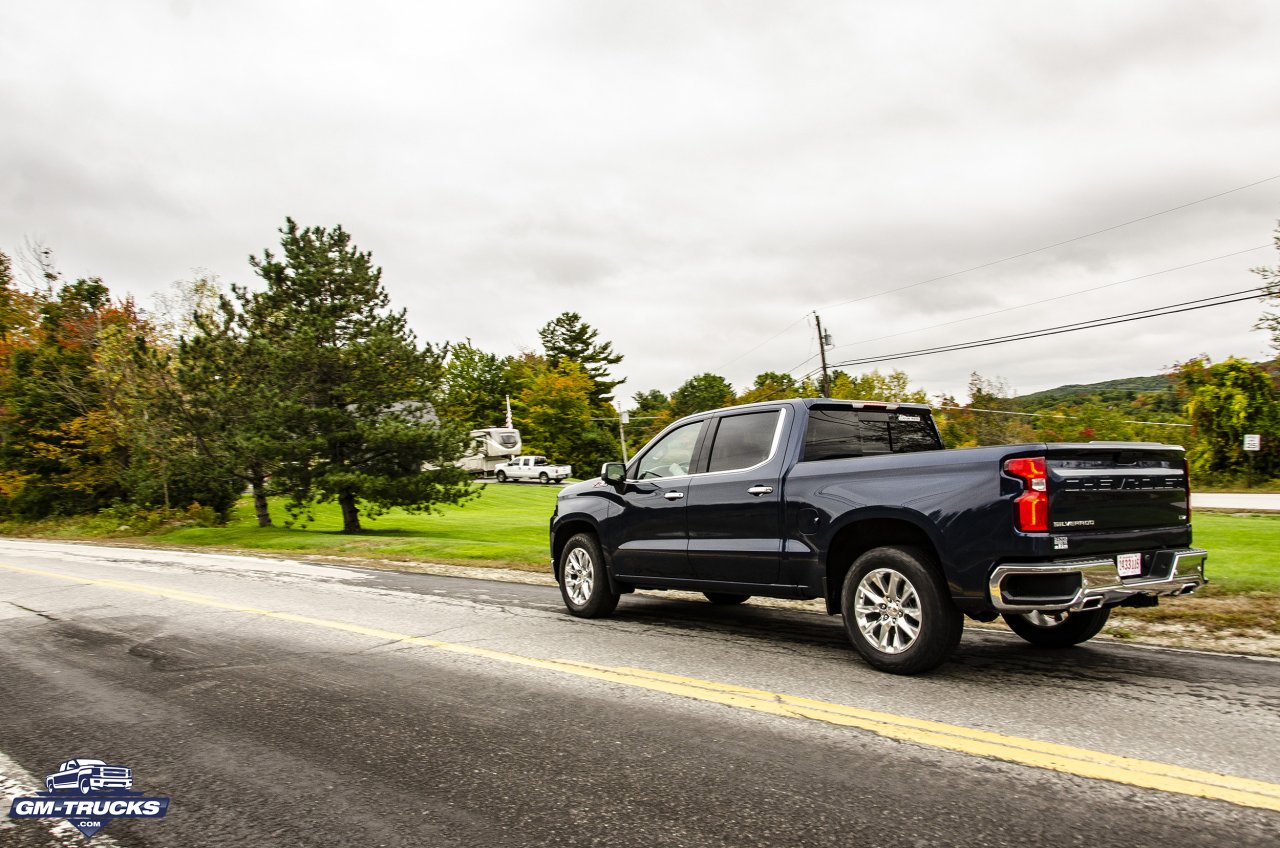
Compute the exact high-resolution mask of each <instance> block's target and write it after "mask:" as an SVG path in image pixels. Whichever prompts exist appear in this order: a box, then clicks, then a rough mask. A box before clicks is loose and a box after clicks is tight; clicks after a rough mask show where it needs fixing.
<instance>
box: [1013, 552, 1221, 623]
mask: <svg viewBox="0 0 1280 848" xmlns="http://www.w3.org/2000/svg"><path fill="white" fill-rule="evenodd" d="M1208 555H1209V553H1208V551H1204V550H1201V549H1200V548H1184V549H1182V550H1165V551H1155V552H1154V553H1151V554H1149V556H1150V557H1151V562H1150V564H1149V565H1148V566H1147V568H1146V574H1145V575H1143V576H1141V577H1121V576H1120V574H1119V572H1118V571H1117V569H1116V561H1115V559H1114V558H1113V557H1089V558H1085V559H1073V560H1057V561H1054V562H1046V563H1031V562H1029V563H1006V564H1004V565H1000V566H997V567H996V568H995V570H994V571H992V572H991V580H990V582H989V589H990V593H991V604H992V606H993V607H995V609H996V611H997V612H1034V611H1037V610H1038V611H1040V612H1064V611H1066V612H1076V611H1079V610H1087V609H1098V608H1099V607H1104V606H1111V605H1113V604H1117V603H1120V602H1122V601H1124V600H1126V599H1128V598H1131V597H1134V596H1135V595H1148V596H1152V597H1154V596H1159V595H1186V594H1190V593H1191V592H1194V591H1195V590H1196V589H1199V588H1200V587H1201V586H1203V585H1204V584H1205V582H1206V581H1205V576H1204V561H1205V558H1206V557H1207V556H1208ZM1145 556H1147V555H1144V557H1145ZM1077 575H1078V580H1076V579H1073V578H1075V577H1076V576H1077ZM1055 576H1056V577H1059V578H1060V579H1058V580H1052V581H1045V582H1046V583H1047V582H1052V583H1053V584H1054V585H1053V586H1052V587H1051V588H1052V591H1034V590H1033V591H1028V589H1027V587H1022V588H1018V587H1017V586H1016V584H1014V585H1010V584H1009V582H1008V581H1009V578H1011V577H1031V578H1035V577H1042V578H1043V577H1055ZM1024 582H1025V583H1027V584H1034V583H1035V581H1034V580H1027V581H1024Z"/></svg>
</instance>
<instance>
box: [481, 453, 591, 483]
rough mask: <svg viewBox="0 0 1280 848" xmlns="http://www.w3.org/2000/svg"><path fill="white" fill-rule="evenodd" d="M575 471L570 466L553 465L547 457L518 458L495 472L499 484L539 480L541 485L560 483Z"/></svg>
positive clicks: (499, 467)
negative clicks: (510, 481) (509, 481)
mask: <svg viewBox="0 0 1280 848" xmlns="http://www.w3.org/2000/svg"><path fill="white" fill-rule="evenodd" d="M571 471H573V466H570V465H552V464H551V463H550V462H547V458H546V457H545V456H517V457H516V458H515V459H513V460H511V461H510V462H504V463H502V464H501V465H499V466H498V467H497V468H495V469H494V470H493V474H494V476H495V477H497V478H498V482H499V483H505V482H507V481H508V480H513V481H520V480H537V481H538V482H539V483H543V484H546V483H559V482H560V481H561V480H563V479H564V478H566V477H568V476H569V472H571Z"/></svg>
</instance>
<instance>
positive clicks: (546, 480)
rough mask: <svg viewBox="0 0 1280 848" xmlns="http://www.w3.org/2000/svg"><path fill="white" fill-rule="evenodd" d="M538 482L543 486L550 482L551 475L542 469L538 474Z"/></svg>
mask: <svg viewBox="0 0 1280 848" xmlns="http://www.w3.org/2000/svg"><path fill="white" fill-rule="evenodd" d="M538 482H539V483H541V484H542V485H544V486H545V485H547V484H548V483H550V482H551V477H550V476H549V475H548V474H547V472H545V471H544V472H542V473H541V474H539V475H538Z"/></svg>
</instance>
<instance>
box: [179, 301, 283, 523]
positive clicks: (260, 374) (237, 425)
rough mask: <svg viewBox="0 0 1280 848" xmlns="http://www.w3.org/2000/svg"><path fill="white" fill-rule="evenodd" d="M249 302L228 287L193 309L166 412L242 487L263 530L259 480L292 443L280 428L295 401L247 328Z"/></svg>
mask: <svg viewBox="0 0 1280 848" xmlns="http://www.w3.org/2000/svg"><path fill="white" fill-rule="evenodd" d="M253 303H254V296H253V294H251V293H250V292H249V290H248V289H245V288H242V287H239V286H232V289H231V296H230V297H228V296H226V295H220V296H219V297H218V300H217V304H216V306H215V307H214V308H213V309H210V310H207V311H193V313H192V316H191V321H192V326H193V328H194V332H193V333H192V334H191V335H190V336H189V337H186V338H183V339H182V340H181V342H180V344H179V348H178V368H177V379H176V386H174V387H173V388H172V390H171V391H169V392H167V393H166V398H167V400H168V401H169V403H168V407H167V412H168V414H169V415H170V416H171V417H174V418H178V419H180V420H181V421H182V422H183V423H184V424H185V426H186V428H187V430H188V432H189V433H190V434H191V435H192V437H193V438H194V440H195V443H196V445H197V446H198V448H199V450H200V451H201V453H202V454H203V455H204V456H205V457H206V458H207V460H208V461H209V462H210V463H211V464H212V465H214V466H215V467H217V468H219V469H221V470H222V471H223V472H224V473H225V474H227V475H229V476H232V477H234V478H236V479H238V480H240V481H241V484H242V485H245V484H247V485H248V486H249V487H250V489H251V491H252V493H253V506H254V513H255V515H256V517H257V520H258V526H259V527H270V526H271V524H272V521H271V513H270V511H269V510H268V507H267V481H268V479H269V478H270V477H271V476H272V475H273V474H274V473H275V472H276V471H277V470H278V469H279V467H280V465H281V463H282V462H283V461H284V456H285V452H286V447H287V446H288V445H289V443H290V442H291V441H292V436H291V434H290V433H289V431H288V429H287V428H286V426H285V424H286V421H287V420H289V418H290V412H291V411H295V412H296V408H297V400H296V398H295V397H294V396H293V393H292V391H291V389H292V388H293V386H292V384H291V382H289V380H288V375H287V374H286V373H285V372H284V369H281V368H279V367H277V358H276V351H275V349H274V345H273V342H271V341H269V340H268V339H267V338H265V337H264V336H263V334H262V333H261V332H260V331H259V328H257V327H256V326H255V325H254V324H253V314H254V306H253ZM294 417H296V415H295V416H294Z"/></svg>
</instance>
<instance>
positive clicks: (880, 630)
mask: <svg viewBox="0 0 1280 848" xmlns="http://www.w3.org/2000/svg"><path fill="white" fill-rule="evenodd" d="M854 618H855V620H856V621H857V624H858V629H859V630H860V631H862V635H863V636H864V637H866V639H867V641H868V642H870V643H871V644H872V645H874V646H875V647H876V649H877V650H880V651H883V652H884V653H886V654H900V653H902V652H903V651H905V650H907V649H908V648H910V647H911V646H912V645H913V644H915V641H916V637H917V636H919V635H920V625H921V622H922V621H923V615H922V613H921V610H920V597H919V595H917V594H916V589H915V587H914V586H912V585H911V581H909V580H907V578H906V577H904V576H903V575H902V574H901V573H899V572H897V571H894V570H893V569H890V568H877V569H876V570H874V571H869V572H867V574H866V575H865V576H864V577H863V578H862V581H861V582H860V583H858V589H857V592H856V593H855V595H854Z"/></svg>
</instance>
